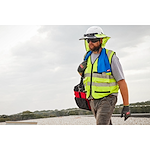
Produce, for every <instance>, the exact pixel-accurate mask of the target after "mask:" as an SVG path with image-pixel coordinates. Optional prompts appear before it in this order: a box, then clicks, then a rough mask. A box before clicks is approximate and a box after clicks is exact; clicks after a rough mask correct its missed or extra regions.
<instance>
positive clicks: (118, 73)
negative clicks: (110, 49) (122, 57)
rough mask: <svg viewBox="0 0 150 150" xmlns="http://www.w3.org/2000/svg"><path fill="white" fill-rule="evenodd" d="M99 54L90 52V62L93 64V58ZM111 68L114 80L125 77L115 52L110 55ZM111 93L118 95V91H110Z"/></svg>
mask: <svg viewBox="0 0 150 150" xmlns="http://www.w3.org/2000/svg"><path fill="white" fill-rule="evenodd" d="M98 56H99V54H94V53H92V54H91V63H92V64H93V63H94V62H95V60H96V59H97V58H98ZM111 70H112V74H113V76H114V78H115V80H116V81H117V82H118V81H120V80H122V79H125V77H124V73H123V69H122V66H121V64H120V61H119V58H118V57H117V56H116V54H114V55H113V57H112V63H111ZM112 95H115V96H118V93H112Z"/></svg>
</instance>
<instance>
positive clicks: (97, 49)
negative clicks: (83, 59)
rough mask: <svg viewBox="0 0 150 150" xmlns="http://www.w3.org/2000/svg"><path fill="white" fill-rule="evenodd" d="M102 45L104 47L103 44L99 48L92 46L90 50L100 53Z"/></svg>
mask: <svg viewBox="0 0 150 150" xmlns="http://www.w3.org/2000/svg"><path fill="white" fill-rule="evenodd" d="M101 45H102V44H100V45H99V46H93V47H91V46H90V47H91V48H90V50H91V51H92V52H98V51H99V49H100V48H101Z"/></svg>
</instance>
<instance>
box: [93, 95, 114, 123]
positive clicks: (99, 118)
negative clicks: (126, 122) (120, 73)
mask: <svg viewBox="0 0 150 150" xmlns="http://www.w3.org/2000/svg"><path fill="white" fill-rule="evenodd" d="M116 103H117V96H114V95H109V96H107V97H104V98H102V99H100V100H90V106H91V110H92V112H93V114H94V116H95V119H96V124H97V125H112V122H111V116H112V114H113V111H114V109H115V105H116Z"/></svg>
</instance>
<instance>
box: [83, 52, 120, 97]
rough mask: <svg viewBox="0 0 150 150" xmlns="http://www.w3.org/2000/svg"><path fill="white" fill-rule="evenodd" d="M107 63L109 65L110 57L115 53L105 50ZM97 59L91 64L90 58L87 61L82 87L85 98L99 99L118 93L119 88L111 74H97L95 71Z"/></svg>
mask: <svg viewBox="0 0 150 150" xmlns="http://www.w3.org/2000/svg"><path fill="white" fill-rule="evenodd" d="M106 54H107V56H108V60H109V63H110V65H111V60H112V56H113V55H114V54H115V52H113V51H111V50H107V49H106ZM97 65H98V58H97V59H96V61H95V62H94V64H92V63H91V56H89V58H88V60H87V68H86V70H85V72H84V80H83V83H84V86H85V91H86V98H89V96H90V95H91V96H92V97H93V98H94V99H100V98H103V97H105V96H108V95H110V94H112V93H118V90H119V86H118V84H117V82H116V80H115V79H114V77H113V75H112V72H109V73H105V72H103V73H98V71H97Z"/></svg>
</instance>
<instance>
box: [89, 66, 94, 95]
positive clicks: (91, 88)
mask: <svg viewBox="0 0 150 150" xmlns="http://www.w3.org/2000/svg"><path fill="white" fill-rule="evenodd" d="M92 72H93V64H92V69H91V83H90V96H92V74H93V73H92Z"/></svg>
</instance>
